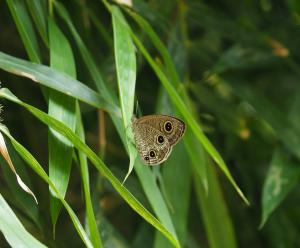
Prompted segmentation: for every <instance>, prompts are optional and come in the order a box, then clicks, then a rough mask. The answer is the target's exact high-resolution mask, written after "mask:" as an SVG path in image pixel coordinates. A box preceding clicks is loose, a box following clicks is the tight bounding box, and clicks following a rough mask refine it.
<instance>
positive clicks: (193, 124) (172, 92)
mask: <svg viewBox="0 0 300 248" xmlns="http://www.w3.org/2000/svg"><path fill="white" fill-rule="evenodd" d="M131 35H132V38H133V40H134V42H135V44H136V45H137V47H138V48H139V50H140V51H141V53H142V54H143V55H144V57H145V58H146V60H147V61H148V63H149V64H150V66H151V67H152V69H153V70H154V72H155V73H156V75H157V77H158V78H159V80H160V82H161V83H162V85H163V86H164V88H165V89H166V91H167V92H168V94H169V96H170V98H171V100H172V102H173V103H174V105H175V106H176V108H177V109H178V111H179V112H180V113H181V114H182V116H183V117H184V119H185V120H186V123H187V124H188V127H190V128H191V130H192V131H193V133H194V135H195V137H196V138H197V139H198V140H199V142H201V144H202V145H203V147H204V148H205V150H206V151H207V152H208V154H210V155H211V157H212V158H213V160H214V161H215V162H216V163H217V165H219V167H220V168H221V170H222V171H223V172H224V174H225V175H226V177H227V178H228V179H229V181H230V182H231V184H232V185H233V186H234V188H235V189H236V191H237V192H238V194H239V195H240V196H241V198H242V199H243V200H244V201H245V203H247V204H249V202H248V200H247V198H246V197H245V195H244V193H243V192H242V191H241V189H240V188H239V187H238V185H237V184H236V182H235V180H234V179H233V177H232V175H231V173H230V171H229V170H228V168H227V166H226V164H225V162H224V160H223V158H222V157H221V155H220V154H219V153H218V151H217V150H216V149H215V148H214V146H213V145H212V143H211V142H210V141H209V139H208V138H207V137H206V136H205V134H204V133H203V131H202V129H201V127H200V126H199V124H198V123H197V121H196V120H195V119H194V117H193V116H192V114H191V112H190V111H189V110H188V108H187V106H186V104H185V103H184V101H183V99H182V98H181V97H180V96H179V94H178V92H177V91H176V89H175V88H174V87H173V86H172V84H171V83H170V81H169V80H168V78H167V77H166V75H165V74H164V73H163V71H162V70H161V69H160V67H159V66H158V64H157V63H156V62H155V61H154V60H153V59H152V57H151V56H150V54H149V53H148V51H147V50H146V48H145V47H144V45H143V44H142V42H141V41H140V40H139V38H138V37H137V36H136V35H135V34H134V33H133V32H132V31H131Z"/></svg>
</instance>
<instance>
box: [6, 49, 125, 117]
mask: <svg viewBox="0 0 300 248" xmlns="http://www.w3.org/2000/svg"><path fill="white" fill-rule="evenodd" d="M0 68H1V69H3V70H5V71H8V72H10V73H13V74H16V75H19V76H23V77H27V78H30V79H31V80H33V81H34V82H37V83H40V84H41V85H44V86H46V87H49V88H51V89H54V90H57V91H59V92H62V93H64V94H66V95H71V96H72V97H74V98H77V99H78V100H80V101H83V102H86V103H88V104H90V105H92V106H95V107H97V108H101V109H104V110H106V111H108V112H110V113H111V114H112V115H115V116H117V117H120V115H121V112H120V109H119V107H118V106H116V105H114V104H111V103H109V102H107V101H106V100H104V98H103V97H102V96H101V95H99V94H98V93H97V92H95V91H93V90H92V89H90V88H89V87H87V86H86V85H84V84H82V83H81V82H79V81H77V80H75V79H73V78H72V77H70V76H68V75H67V74H65V73H62V72H59V71H57V70H54V69H51V68H50V67H48V66H44V65H38V64H35V63H31V62H28V61H26V60H22V59H18V58H15V57H13V56H10V55H7V54H5V53H3V52H0ZM61 82H63V83H61Z"/></svg>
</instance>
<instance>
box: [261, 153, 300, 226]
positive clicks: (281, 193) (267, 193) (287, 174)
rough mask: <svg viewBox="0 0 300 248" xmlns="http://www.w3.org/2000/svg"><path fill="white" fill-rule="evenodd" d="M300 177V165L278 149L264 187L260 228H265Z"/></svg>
mask: <svg viewBox="0 0 300 248" xmlns="http://www.w3.org/2000/svg"><path fill="white" fill-rule="evenodd" d="M299 177H300V167H299V164H298V163H295V162H292V161H291V159H290V158H289V157H288V156H287V154H286V152H285V151H283V150H280V149H277V150H276V151H275V152H274V155H273V159H272V162H271V165H270V168H269V171H268V174H267V175H266V180H265V183H264V187H263V195H262V219H261V223H260V228H262V227H263V226H264V224H265V223H266V221H267V220H268V217H269V216H270V214H271V213H273V211H274V210H275V209H276V208H277V207H278V206H279V204H280V203H281V202H282V201H283V199H284V198H285V197H286V196H287V194H288V193H289V192H290V191H291V190H292V189H293V188H294V187H295V186H296V185H297V182H298V181H299Z"/></svg>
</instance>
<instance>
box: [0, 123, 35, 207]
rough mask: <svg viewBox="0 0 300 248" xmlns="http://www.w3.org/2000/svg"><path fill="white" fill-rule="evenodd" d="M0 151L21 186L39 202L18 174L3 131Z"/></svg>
mask: <svg viewBox="0 0 300 248" xmlns="http://www.w3.org/2000/svg"><path fill="white" fill-rule="evenodd" d="M0 125H1V124H0ZM0 153H1V155H2V156H3V158H4V159H5V160H6V162H7V164H8V165H9V167H10V169H11V170H12V172H13V173H14V174H15V176H16V178H17V182H18V184H19V186H20V187H21V188H22V189H23V190H24V191H25V192H27V193H28V194H30V195H32V197H33V198H34V200H35V202H36V203H37V204H38V201H37V199H36V197H35V195H34V194H33V192H32V191H31V190H30V189H29V188H28V187H27V185H26V184H25V183H24V182H23V181H22V179H21V177H20V176H19V175H18V173H17V171H16V169H15V167H14V165H13V162H12V161H11V158H10V156H9V153H8V150H7V147H6V144H5V140H4V138H3V135H2V133H0Z"/></svg>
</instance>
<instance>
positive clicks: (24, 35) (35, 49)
mask: <svg viewBox="0 0 300 248" xmlns="http://www.w3.org/2000/svg"><path fill="white" fill-rule="evenodd" d="M7 4H8V7H9V9H10V12H11V14H12V16H13V18H14V21H15V23H16V26H17V28H18V31H19V34H20V36H21V39H22V41H23V44H24V46H25V48H26V51H27V53H28V56H29V58H30V60H31V61H33V62H36V63H40V62H41V59H40V58H41V56H40V50H39V46H38V42H37V39H36V35H35V32H34V29H33V25H32V22H31V20H30V17H29V15H28V12H27V9H26V6H25V3H24V1H21V0H8V1H7Z"/></svg>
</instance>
